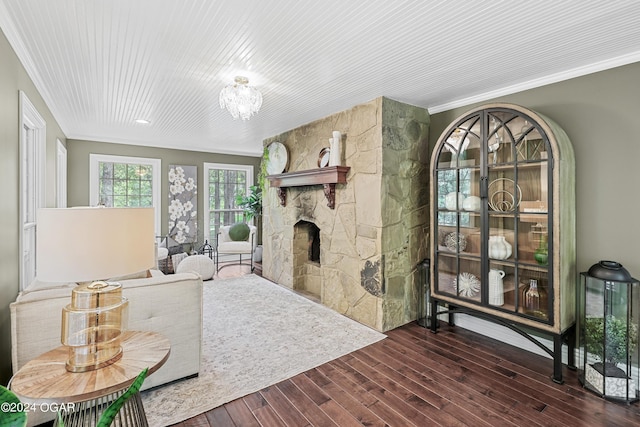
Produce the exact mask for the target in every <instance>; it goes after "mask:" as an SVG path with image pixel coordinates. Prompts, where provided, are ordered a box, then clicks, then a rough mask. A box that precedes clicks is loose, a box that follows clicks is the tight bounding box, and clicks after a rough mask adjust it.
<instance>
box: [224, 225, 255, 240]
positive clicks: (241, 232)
mask: <svg viewBox="0 0 640 427" xmlns="http://www.w3.org/2000/svg"><path fill="white" fill-rule="evenodd" d="M250 232H251V230H249V226H248V225H247V224H245V223H244V222H239V223H237V224H233V225H232V226H231V228H229V237H231V240H233V241H234V242H242V241H246V240H249V233H250Z"/></svg>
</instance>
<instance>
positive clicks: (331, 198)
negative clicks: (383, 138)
mask: <svg viewBox="0 0 640 427" xmlns="http://www.w3.org/2000/svg"><path fill="white" fill-rule="evenodd" d="M349 170H351V168H350V167H349V166H327V167H324V168H318V169H307V170H302V171H296V172H285V173H280V174H276V175H268V176H267V177H266V178H267V179H268V180H269V182H271V186H272V187H275V188H276V189H277V190H278V197H279V198H280V205H281V206H286V204H287V193H286V189H287V188H289V187H305V186H311V185H322V186H323V187H324V195H325V197H326V198H327V206H329V207H330V208H331V209H334V208H335V193H336V184H346V182H347V173H349Z"/></svg>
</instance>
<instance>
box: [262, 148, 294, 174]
mask: <svg viewBox="0 0 640 427" xmlns="http://www.w3.org/2000/svg"><path fill="white" fill-rule="evenodd" d="M267 151H268V153H269V161H268V162H267V173H268V174H269V175H275V174H279V173H282V172H284V170H285V169H286V168H287V164H288V163H289V153H288V152H287V147H286V146H285V145H284V144H282V143H281V142H277V141H276V142H272V143H271V144H269V145H268V146H267Z"/></svg>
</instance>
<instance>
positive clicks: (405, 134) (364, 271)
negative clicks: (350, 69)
mask: <svg viewBox="0 0 640 427" xmlns="http://www.w3.org/2000/svg"><path fill="white" fill-rule="evenodd" d="M334 130H338V131H340V132H342V134H343V140H342V146H343V153H342V165H344V166H349V167H350V168H351V169H350V170H349V172H348V174H347V180H346V183H344V184H337V185H336V186H335V207H334V208H333V209H331V208H330V207H329V206H327V199H326V198H325V195H324V191H323V186H322V185H309V186H299V187H290V188H286V189H285V191H286V205H285V206H281V199H280V197H279V196H278V190H277V188H274V187H270V185H269V181H268V180H267V188H266V191H265V193H264V195H263V247H264V253H263V276H264V277H266V278H268V279H270V280H273V281H274V282H276V283H279V284H281V285H283V286H286V287H289V288H291V289H294V290H298V291H301V292H305V293H308V294H311V295H312V296H313V297H314V298H315V299H317V300H318V301H319V302H321V303H322V304H324V305H326V306H328V307H330V308H332V309H334V310H336V311H338V312H339V313H342V314H344V315H346V316H348V317H350V318H352V319H354V320H356V321H358V322H360V323H363V324H365V325H368V326H370V327H372V328H374V329H376V330H378V331H382V332H384V331H387V330H390V329H393V328H395V327H398V326H400V325H403V324H405V323H408V322H410V321H412V320H414V319H415V318H416V309H417V301H418V295H417V293H418V289H419V288H420V280H421V278H422V275H421V274H420V272H419V270H418V267H417V266H418V264H419V263H420V261H421V260H423V259H424V258H425V257H426V256H427V240H428V239H427V235H428V218H429V210H428V199H429V197H428V189H429V185H428V183H429V172H428V165H429V149H428V141H427V135H428V130H429V114H428V112H427V111H426V110H425V109H422V108H419V107H415V106H411V105H407V104H403V103H400V102H397V101H393V100H390V99H388V98H384V97H381V98H377V99H375V100H372V101H370V102H367V103H365V104H361V105H358V106H355V107H353V108H351V109H349V110H346V111H343V112H340V113H336V114H333V115H331V116H329V117H326V118H324V119H321V120H318V121H315V122H312V123H309V124H307V125H304V126H302V127H299V128H297V129H293V130H291V131H288V132H286V133H283V134H281V135H277V136H274V137H272V138H268V139H266V140H265V141H264V142H263V143H264V145H265V146H266V145H268V144H269V143H271V142H273V141H279V142H281V143H283V144H284V145H285V146H286V147H287V149H288V152H289V165H288V168H287V172H298V171H305V170H313V169H317V168H318V164H317V161H318V154H319V153H320V150H321V149H322V148H324V147H327V146H328V145H329V144H328V139H329V138H330V137H331V135H332V131H334ZM314 227H317V229H318V230H319V233H318V236H319V254H320V257H319V260H312V259H310V256H309V255H310V244H311V242H312V241H313V238H312V237H313V236H314V233H313V230H315V229H314ZM318 236H316V237H318ZM317 243H318V242H317V241H316V244H317Z"/></svg>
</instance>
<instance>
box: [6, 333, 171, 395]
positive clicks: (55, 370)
mask: <svg viewBox="0 0 640 427" xmlns="http://www.w3.org/2000/svg"><path fill="white" fill-rule="evenodd" d="M122 350H123V351H122V358H120V360H118V361H117V362H115V363H113V364H111V365H109V366H105V367H104V368H100V369H96V370H93V371H88V372H69V371H67V369H66V368H65V363H66V361H67V359H68V357H69V349H68V347H65V346H60V347H58V348H55V349H53V350H51V351H48V352H46V353H44V354H42V355H40V356H38V357H37V358H35V359H33V360H30V361H29V362H27V363H26V364H25V365H24V366H23V367H22V369H20V370H19V371H18V372H17V373H16V374H15V375H14V377H13V378H12V379H11V390H13V392H14V393H16V394H17V395H18V396H19V397H20V398H21V399H24V401H28V400H30V399H32V400H38V402H51V403H68V402H82V401H85V400H90V399H95V398H97V397H101V396H106V395H108V394H111V393H115V392H117V391H120V390H122V389H125V388H127V387H129V385H131V383H132V382H133V380H135V378H136V377H137V376H138V374H139V373H140V372H142V370H143V369H144V368H147V367H148V368H149V372H148V374H147V375H151V374H152V373H153V372H155V371H157V370H158V369H159V368H160V367H161V366H162V365H163V364H164V363H165V362H166V361H167V359H168V358H169V353H170V351H171V344H170V343H169V340H168V339H167V338H165V337H164V336H163V335H160V334H157V333H155V332H139V331H127V332H125V333H124V334H123V336H122Z"/></svg>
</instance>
